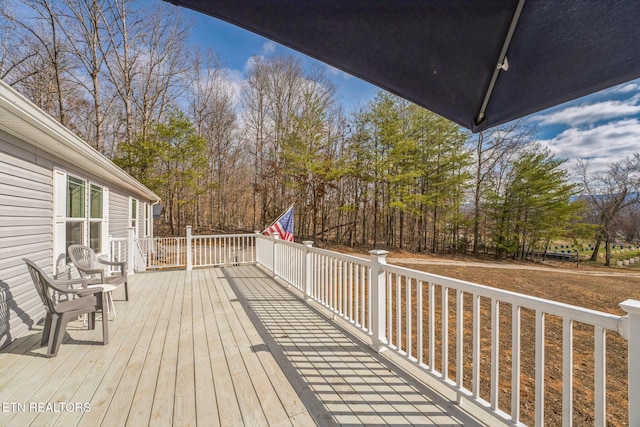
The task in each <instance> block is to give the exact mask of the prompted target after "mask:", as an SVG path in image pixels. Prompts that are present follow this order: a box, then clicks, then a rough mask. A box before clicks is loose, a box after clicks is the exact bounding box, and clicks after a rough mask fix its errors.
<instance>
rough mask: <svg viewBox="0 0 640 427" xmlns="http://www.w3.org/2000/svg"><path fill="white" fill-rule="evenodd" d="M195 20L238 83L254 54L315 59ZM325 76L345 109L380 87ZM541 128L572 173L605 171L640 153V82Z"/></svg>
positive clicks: (541, 137) (537, 117) (562, 109)
mask: <svg viewBox="0 0 640 427" xmlns="http://www.w3.org/2000/svg"><path fill="white" fill-rule="evenodd" d="M182 10H183V11H184V12H185V15H186V17H187V18H188V19H191V20H193V24H194V26H193V30H192V40H193V42H194V43H197V44H199V45H201V46H202V47H210V48H212V49H213V50H215V51H216V52H217V53H218V54H219V55H220V58H221V59H222V61H223V62H224V64H225V66H226V67H227V68H228V71H229V75H230V76H231V78H232V79H233V80H236V81H238V83H240V82H241V81H242V80H244V79H246V77H247V63H248V62H249V60H250V58H251V57H252V56H255V55H262V56H265V57H266V56H269V55H274V54H278V55H288V54H291V55H295V56H297V57H299V58H301V59H302V61H303V64H304V65H305V66H308V65H311V64H312V63H314V62H315V61H314V60H313V59H311V58H308V57H306V56H304V55H301V54H298V53H297V52H295V51H293V50H291V49H288V48H286V47H284V46H281V45H278V44H276V43H274V42H272V41H269V40H267V39H265V38H262V37H260V36H258V35H255V34H253V33H251V32H249V31H246V30H243V29H241V28H238V27H236V26H234V25H231V24H228V23H226V22H223V21H220V20H218V19H215V18H212V17H210V16H207V15H204V14H200V13H196V12H193V11H190V10H188V9H182ZM324 66H325V67H326V72H327V76H328V77H329V78H330V79H331V80H332V81H333V82H334V83H335V84H336V85H337V87H338V96H339V98H340V101H341V102H342V103H343V105H344V106H345V109H346V110H347V111H349V110H351V109H352V108H355V107H357V106H358V105H363V104H366V103H367V102H368V101H369V100H370V99H371V98H372V97H373V95H374V94H375V92H376V91H377V90H378V89H377V87H375V86H373V85H371V84H369V83H366V82H364V81H362V80H360V79H358V78H356V77H353V76H350V75H348V74H346V73H344V72H342V71H339V70H336V69H335V68H332V67H329V66H327V65H324ZM528 120H531V122H532V123H534V124H536V125H537V129H538V133H537V140H538V142H540V143H541V144H542V145H543V146H546V147H549V149H550V150H551V151H552V152H553V153H554V154H555V155H556V156H557V157H559V158H562V159H567V160H568V161H567V163H566V164H565V167H566V168H567V169H568V170H569V171H572V170H573V168H574V167H575V164H576V161H577V159H578V158H586V157H588V158H591V159H592V168H593V170H606V169H608V166H609V164H611V162H614V161H617V160H620V159H623V158H625V157H626V156H630V155H632V154H633V153H634V152H640V80H636V81H632V82H629V83H626V84H623V85H620V86H617V87H614V88H610V89H607V90H605V91H602V92H599V93H597V94H594V95H591V96H589V97H586V98H581V99H578V100H575V101H571V102H569V103H566V104H563V105H561V106H557V107H554V108H551V109H549V110H545V111H543V112H540V113H537V114H534V115H532V116H530V117H528Z"/></svg>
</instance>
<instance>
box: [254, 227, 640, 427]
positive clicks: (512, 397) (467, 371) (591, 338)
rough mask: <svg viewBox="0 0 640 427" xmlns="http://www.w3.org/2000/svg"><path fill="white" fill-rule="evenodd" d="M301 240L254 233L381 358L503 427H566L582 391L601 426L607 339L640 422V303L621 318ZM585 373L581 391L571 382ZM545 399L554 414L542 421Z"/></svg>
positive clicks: (270, 262) (276, 261)
mask: <svg viewBox="0 0 640 427" xmlns="http://www.w3.org/2000/svg"><path fill="white" fill-rule="evenodd" d="M304 243H305V244H303V245H300V244H296V243H290V242H284V241H280V240H277V239H272V238H268V237H266V236H257V237H256V248H257V255H256V257H257V258H256V260H257V262H258V263H259V264H261V265H263V266H264V267H265V268H266V269H268V270H269V271H271V272H272V273H273V274H274V275H275V276H277V277H280V278H282V279H283V280H285V281H286V282H287V283H289V284H290V285H291V286H293V287H295V288H297V289H299V290H300V291H301V292H303V293H304V295H305V297H306V298H307V299H310V300H315V301H317V302H318V303H319V304H321V305H322V306H324V307H326V308H327V309H328V310H330V311H331V312H332V313H333V314H334V315H335V316H340V317H342V318H344V319H345V320H346V321H348V322H349V323H350V324H352V325H353V326H354V327H356V328H358V329H360V330H362V331H364V332H366V333H368V334H369V335H370V337H371V344H372V347H373V348H374V349H376V350H377V351H382V350H384V349H388V350H391V351H394V352H395V353H397V354H398V355H400V356H401V357H403V358H405V359H406V360H408V361H410V362H412V363H413V364H415V365H416V366H418V367H420V368H421V369H423V370H424V371H425V372H427V373H428V374H429V375H431V376H432V377H434V378H436V379H438V380H439V381H441V382H442V383H443V384H445V385H446V386H448V387H449V388H451V389H453V390H455V391H456V393H457V396H458V399H459V400H462V399H466V400H469V401H471V402H473V403H475V404H476V405H478V406H479V407H480V408H482V409H483V410H485V411H487V412H489V413H490V414H492V415H493V416H495V417H497V418H499V419H500V420H502V421H503V422H504V423H506V424H508V425H526V424H531V425H536V426H542V425H544V424H545V422H546V423H547V424H556V423H557V424H562V425H565V426H570V425H573V424H574V423H576V422H578V421H577V420H574V412H575V410H574V403H575V402H577V401H578V400H579V399H582V398H583V395H585V394H586V395H592V396H593V398H592V399H591V401H590V405H592V408H591V410H590V412H591V413H590V414H589V418H590V419H592V420H593V424H594V425H596V426H605V425H607V403H608V402H607V384H608V381H607V374H608V370H607V366H608V365H607V355H608V354H611V352H612V351H614V350H615V349H617V348H618V347H615V348H614V349H613V350H612V349H608V346H607V342H608V339H610V341H611V342H612V343H613V342H614V341H615V342H622V347H623V348H624V347H626V352H627V354H626V355H615V356H619V357H621V359H620V360H624V359H625V357H624V356H627V357H626V359H627V361H628V365H627V367H624V366H623V368H624V372H623V373H622V376H623V378H626V379H627V380H628V383H627V387H628V396H629V398H628V402H629V405H628V406H629V419H628V422H629V425H640V409H639V408H640V301H634V300H627V301H625V302H623V303H621V304H620V306H621V308H622V309H623V310H624V311H626V312H627V313H628V315H626V316H618V315H613V314H609V313H605V312H601V311H595V310H589V309H586V308H582V307H577V306H572V305H569V304H563V303H558V302H554V301H550V300H545V299H541V298H536V297H531V296H527V295H523V294H518V293H515V292H510V291H505V290H500V289H496V288H492V287H488V286H483V285H479V284H475V283H470V282H466V281H462V280H456V279H451V278H447V277H443V276H438V275H434V274H429V273H425V272H420V271H416V270H411V269H408V268H403V267H399V266H394V265H388V264H386V261H385V259H386V258H385V255H386V252H384V251H372V252H371V255H370V258H360V257H354V256H349V255H344V254H339V253H336V252H331V251H327V250H323V249H318V248H313V247H312V244H311V242H304ZM578 339H579V340H582V342H584V340H587V341H588V342H590V343H591V344H590V345H589V346H590V347H591V349H592V351H590V352H587V353H588V354H584V353H585V352H584V346H581V347H580V349H578V348H577V347H576V346H575V344H574V343H575V341H576V340H578ZM557 342H559V343H560V345H559V346H553V347H554V349H558V348H559V349H560V350H559V351H556V353H557V354H556V353H552V352H551V347H552V346H551V344H552V343H557ZM578 356H579V361H578V360H576V357H578ZM620 365H624V363H623V362H621V363H620ZM585 369H589V370H590V373H589V374H588V375H586V374H585V373H584V372H583V373H582V374H581V375H586V376H587V377H589V378H590V380H589V381H587V383H586V384H585V383H584V382H582V379H581V378H580V379H577V376H576V371H577V370H582V371H583V370H585ZM578 381H580V383H579V384H580V390H579V393H576V390H574V384H576V383H578ZM547 382H549V384H547ZM552 382H553V384H551V383H552ZM558 384H560V386H558ZM589 384H590V385H589ZM609 384H611V380H610V381H609ZM587 386H588V387H590V388H591V390H585V389H584V387H587ZM616 386H620V385H616ZM620 387H622V388H625V387H624V385H622V386H620ZM525 388H526V390H525ZM526 395H532V396H533V398H531V397H526V398H525V397H523V396H526ZM578 395H580V396H578ZM552 400H557V401H561V405H560V408H559V409H558V408H556V410H557V411H559V412H561V414H546V415H547V416H546V415H545V406H546V405H545V403H547V404H548V402H550V401H552ZM618 404H619V402H609V405H610V406H609V407H611V405H618ZM581 405H582V403H581ZM523 407H524V408H525V411H526V413H524V411H523ZM581 410H583V409H581ZM554 417H555V418H554ZM549 419H551V420H553V421H552V422H550V421H548V420H549Z"/></svg>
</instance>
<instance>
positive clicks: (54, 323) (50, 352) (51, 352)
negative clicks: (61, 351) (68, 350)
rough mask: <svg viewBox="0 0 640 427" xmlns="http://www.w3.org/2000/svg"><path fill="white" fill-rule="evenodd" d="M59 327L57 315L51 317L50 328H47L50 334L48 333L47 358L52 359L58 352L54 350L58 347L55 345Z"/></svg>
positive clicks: (58, 316)
mask: <svg viewBox="0 0 640 427" xmlns="http://www.w3.org/2000/svg"><path fill="white" fill-rule="evenodd" d="M59 326H60V315H58V314H53V315H51V326H50V327H49V330H50V332H49V346H48V347H47V357H54V356H55V355H56V354H57V353H58V350H57V349H56V348H57V347H59V345H57V340H58V328H59ZM51 332H53V336H52V335H51Z"/></svg>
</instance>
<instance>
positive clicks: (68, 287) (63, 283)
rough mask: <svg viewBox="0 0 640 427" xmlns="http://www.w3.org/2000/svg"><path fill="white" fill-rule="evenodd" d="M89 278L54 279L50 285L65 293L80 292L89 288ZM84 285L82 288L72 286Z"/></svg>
mask: <svg viewBox="0 0 640 427" xmlns="http://www.w3.org/2000/svg"><path fill="white" fill-rule="evenodd" d="M87 282H88V281H87V279H84V278H82V279H71V280H52V281H51V282H50V283H49V285H50V286H51V287H52V288H53V289H54V290H55V291H56V292H60V293H63V294H78V293H79V292H82V291H86V290H87ZM78 284H79V285H82V288H81V289H75V288H72V286H73V285H78Z"/></svg>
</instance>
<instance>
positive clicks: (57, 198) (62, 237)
mask: <svg viewBox="0 0 640 427" xmlns="http://www.w3.org/2000/svg"><path fill="white" fill-rule="evenodd" d="M70 178H71V179H73V180H76V181H77V182H78V183H82V184H83V186H84V194H83V196H82V201H83V208H84V216H82V217H68V216H67V215H68V212H67V208H68V203H69V199H68V188H69V187H68V186H69V179H70ZM92 188H98V189H100V190H102V218H92V217H91V191H92ZM53 210H54V230H53V249H54V260H53V261H54V262H53V264H54V265H57V263H58V259H59V257H60V256H61V255H64V258H65V259H66V253H67V224H68V223H81V224H82V238H81V242H79V243H81V244H83V245H86V246H91V241H90V238H91V224H96V223H100V224H101V226H100V241H99V242H100V243H99V246H98V247H95V245H94V249H96V253H98V254H108V253H109V188H108V187H105V186H103V185H100V184H98V183H96V182H93V181H91V180H89V179H86V178H84V177H82V176H80V175H78V174H70V173H67V172H66V171H65V170H63V169H59V168H54V170H53Z"/></svg>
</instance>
